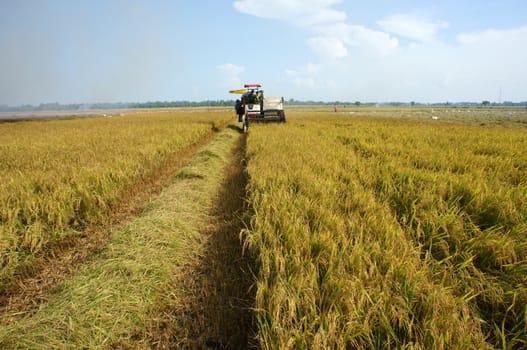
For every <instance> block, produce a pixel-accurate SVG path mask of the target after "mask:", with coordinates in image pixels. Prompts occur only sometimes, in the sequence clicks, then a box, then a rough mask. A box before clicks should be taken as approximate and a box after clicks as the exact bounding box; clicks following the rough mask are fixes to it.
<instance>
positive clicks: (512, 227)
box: [247, 113, 527, 349]
mask: <svg viewBox="0 0 527 350" xmlns="http://www.w3.org/2000/svg"><path fill="white" fill-rule="evenodd" d="M324 119H325V120H324ZM289 121H290V122H289V123H288V125H286V126H282V125H267V126H264V127H260V126H254V127H253V128H252V130H251V132H250V134H249V138H248V149H247V152H248V158H249V163H248V172H249V176H250V179H251V180H250V189H249V193H250V195H249V197H250V198H249V200H250V203H251V206H252V210H253V212H254V217H253V222H252V227H251V228H250V230H249V233H248V234H249V238H248V241H247V244H248V245H249V246H250V247H251V249H253V250H254V251H255V252H256V256H258V258H259V271H260V272H259V276H258V282H257V286H258V288H257V296H256V310H257V318H258V323H259V329H260V333H259V339H260V344H261V345H262V348H265V349H274V348H306V349H307V348H309V349H325V348H394V347H397V348H402V347H410V348H415V349H430V348H477V349H480V348H485V347H488V346H490V347H499V348H506V347H525V346H526V345H527V328H526V322H525V318H526V317H527V316H526V311H525V305H527V287H526V286H527V277H526V276H527V274H525V271H527V230H526V228H527V176H526V169H527V156H526V155H525V153H524V151H522V150H524V149H526V148H527V136H526V135H525V132H524V130H512V129H504V128H482V127H469V126H463V125H448V124H437V123H436V124H433V125H432V124H430V123H429V122H415V121H414V122H412V121H406V122H404V121H401V120H395V119H361V118H358V117H349V116H345V117H340V118H339V117H331V116H329V115H321V114H320V113H319V114H318V115H317V116H316V117H313V118H311V117H309V116H305V115H304V116H302V117H298V116H297V117H296V118H295V116H291V113H290V118H289Z"/></svg>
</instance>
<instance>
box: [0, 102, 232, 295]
mask: <svg viewBox="0 0 527 350" xmlns="http://www.w3.org/2000/svg"><path fill="white" fill-rule="evenodd" d="M230 118H231V116H230V115H229V114H228V113H224V112H222V113H214V114H211V113H209V112H207V111H197V110H181V111H175V112H170V113H167V112H154V111H148V112H144V113H138V114H133V115H119V116H113V117H111V118H110V117H104V118H103V117H100V118H81V119H70V120H38V121H24V122H16V123H4V124H0V179H1V181H0V223H1V225H0V291H2V289H3V288H4V286H5V285H7V284H8V283H10V282H12V281H13V280H14V279H15V277H14V276H15V274H16V273H20V270H21V268H25V269H27V268H28V266H31V265H32V264H34V261H35V257H38V256H45V255H49V254H52V252H51V249H50V247H52V246H60V245H61V244H62V243H63V242H65V241H66V240H67V239H68V238H70V237H73V236H77V235H81V234H83V232H84V230H85V228H86V227H88V226H90V225H94V224H98V223H101V222H105V221H107V220H108V218H109V217H111V214H112V211H113V210H114V209H115V208H116V207H117V206H119V205H120V206H123V205H124V206H126V205H127V202H128V201H133V196H134V194H136V193H137V192H138V191H140V188H141V187H145V186H147V184H148V182H149V181H150V180H151V179H152V178H155V177H156V176H157V175H159V174H157V171H158V170H159V169H161V168H163V167H164V166H165V165H166V163H167V162H170V161H174V159H177V157H178V155H179V154H181V153H182V152H184V150H185V149H187V148H189V147H190V146H192V145H194V144H197V143H199V142H200V141H202V140H204V139H205V138H206V137H207V136H209V135H211V134H212V133H214V131H215V130H217V128H218V126H223V125H225V124H226V123H227V121H228V120H229V119H230Z"/></svg>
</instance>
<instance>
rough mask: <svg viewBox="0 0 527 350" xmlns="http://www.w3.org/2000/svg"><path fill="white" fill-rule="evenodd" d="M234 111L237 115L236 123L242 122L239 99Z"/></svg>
mask: <svg viewBox="0 0 527 350" xmlns="http://www.w3.org/2000/svg"><path fill="white" fill-rule="evenodd" d="M234 109H235V110H236V114H237V115H238V121H239V122H241V121H242V115H243V108H242V101H240V99H237V100H236V104H235V105H234Z"/></svg>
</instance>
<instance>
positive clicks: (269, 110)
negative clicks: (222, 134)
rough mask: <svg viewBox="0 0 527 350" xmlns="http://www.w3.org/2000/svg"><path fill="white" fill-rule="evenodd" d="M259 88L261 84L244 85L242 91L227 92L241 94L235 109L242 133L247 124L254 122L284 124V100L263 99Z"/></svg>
mask: <svg viewBox="0 0 527 350" xmlns="http://www.w3.org/2000/svg"><path fill="white" fill-rule="evenodd" d="M261 87H262V85H261V84H245V85H244V88H243V89H239V90H231V91H229V92H230V93H235V94H241V97H240V99H238V100H237V102H236V106H235V108H236V114H238V121H239V122H241V123H242V124H243V131H244V132H247V130H248V129H249V124H250V123H254V122H282V123H285V112H284V98H283V97H282V98H277V97H264V91H263V90H262V89H261Z"/></svg>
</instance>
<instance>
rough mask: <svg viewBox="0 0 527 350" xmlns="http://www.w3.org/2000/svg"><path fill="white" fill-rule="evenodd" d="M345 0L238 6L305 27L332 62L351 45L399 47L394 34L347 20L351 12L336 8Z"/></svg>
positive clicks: (255, 0) (247, 0) (257, 0)
mask: <svg viewBox="0 0 527 350" xmlns="http://www.w3.org/2000/svg"><path fill="white" fill-rule="evenodd" d="M339 3H341V0H238V1H235V2H234V7H235V8H236V9H237V10H238V11H240V12H242V13H246V14H250V15H253V16H257V17H261V18H269V19H276V20H282V21H285V22H289V23H291V24H294V25H297V26H300V27H302V28H305V29H306V30H307V31H308V32H310V33H313V36H312V37H311V38H309V39H308V40H307V44H308V46H309V47H310V48H311V49H312V50H313V51H314V52H315V53H316V54H317V55H318V56H319V57H321V58H324V59H328V60H330V61H332V60H334V59H342V58H344V57H347V56H348V54H349V48H348V46H353V47H358V48H367V49H373V50H375V51H376V52H378V53H381V54H387V53H390V52H391V51H392V50H393V49H394V48H396V47H397V46H398V40H397V38H395V37H392V36H391V35H390V34H388V33H385V32H381V31H376V30H373V29H369V28H367V27H364V26H361V25H351V24H348V23H346V18H347V15H346V13H345V12H343V11H338V10H335V9H334V8H332V7H333V6H335V5H338V4H339Z"/></svg>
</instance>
